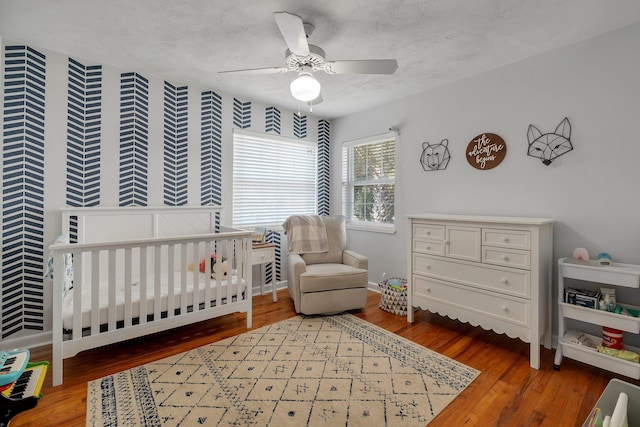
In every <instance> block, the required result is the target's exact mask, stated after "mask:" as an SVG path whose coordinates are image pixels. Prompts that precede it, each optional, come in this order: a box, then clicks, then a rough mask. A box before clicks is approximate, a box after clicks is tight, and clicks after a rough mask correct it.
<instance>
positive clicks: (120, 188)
mask: <svg viewBox="0 0 640 427" xmlns="http://www.w3.org/2000/svg"><path fill="white" fill-rule="evenodd" d="M52 55H53V56H54V59H55V55H56V54H55V53H52ZM2 58H3V68H2V72H3V75H4V87H3V89H2V90H3V95H4V104H3V115H2V122H3V139H2V157H3V158H2V161H3V169H2V183H1V185H2V227H3V235H2V285H1V286H2V287H1V289H0V337H1V338H2V339H5V338H7V337H10V336H12V335H14V334H16V333H17V332H20V331H25V330H34V331H44V325H45V324H46V323H47V322H48V321H50V320H48V321H47V322H45V316H50V313H51V306H52V305H51V302H50V301H45V297H44V295H45V292H44V285H45V282H44V279H43V274H44V265H45V261H46V259H45V255H46V254H45V243H46V244H47V245H48V244H49V241H50V240H53V239H54V238H55V236H47V239H50V240H48V241H47V242H45V241H44V238H45V236H44V235H45V218H48V219H47V224H49V221H56V223H57V221H58V220H52V218H54V217H55V215H47V216H45V200H47V199H48V202H47V206H48V208H47V209H53V208H54V207H55V208H56V209H57V208H58V207H60V206H63V205H68V206H74V207H89V206H100V205H102V206H104V204H105V202H104V200H105V194H107V193H108V195H109V196H110V197H107V198H106V199H112V200H113V199H114V197H115V200H117V204H118V205H119V206H147V205H148V203H149V200H150V196H149V194H150V193H149V189H150V184H152V185H153V188H160V187H161V194H160V193H155V192H154V195H155V196H154V198H156V199H157V198H158V197H159V196H161V197H162V199H161V200H162V203H163V204H165V205H169V206H181V205H186V204H188V203H189V200H188V194H189V193H190V192H189V190H190V189H191V193H194V191H193V190H196V193H197V194H198V200H197V201H194V200H192V201H191V203H194V202H195V203H200V205H202V206H206V205H224V204H225V203H224V201H223V200H222V194H223V174H222V172H223V169H222V166H223V165H222V160H223V150H229V151H230V150H231V147H229V146H224V145H223V127H224V126H229V127H230V128H231V127H235V128H241V129H254V130H256V131H263V129H264V131H265V132H270V133H275V134H278V135H279V134H281V133H285V134H288V136H293V137H297V138H307V117H306V116H300V115H296V114H294V115H293V117H292V120H291V121H289V122H287V123H286V124H284V123H283V122H282V116H281V112H280V110H279V109H278V108H276V107H274V106H266V107H264V116H263V117H264V121H262V120H260V122H261V123H252V108H254V107H255V105H256V104H254V103H252V102H251V101H244V102H242V101H240V100H238V99H236V98H230V99H227V100H226V101H227V102H228V103H231V104H232V108H230V109H229V110H225V109H224V108H223V105H224V104H223V101H225V99H223V96H221V95H220V94H218V93H216V92H214V91H211V90H207V91H202V92H200V93H199V96H200V99H199V104H200V105H191V106H190V105H189V100H188V98H189V96H188V95H189V90H188V87H187V86H175V85H173V84H171V83H169V82H167V81H163V83H162V86H161V87H158V85H159V83H158V80H157V79H156V80H153V87H150V80H149V79H147V78H146V77H145V76H142V75H140V74H138V73H136V72H120V71H117V74H115V73H114V71H113V69H112V68H110V69H107V68H105V67H103V66H102V65H84V64H83V63H81V62H80V61H77V60H75V59H72V58H69V57H64V64H65V67H64V69H61V68H60V65H56V64H61V62H60V61H55V60H54V61H53V63H54V66H53V70H48V69H47V64H46V57H45V55H44V54H43V53H40V52H38V51H37V50H35V49H33V48H30V47H28V46H22V45H14V46H11V45H7V46H5V47H4V51H3V56H2ZM105 70H109V71H108V72H109V76H110V78H106V77H105V73H106V71H105ZM52 73H53V74H54V75H55V78H53V80H52V81H53V82H54V86H53V87H51V88H50V87H49V83H47V87H48V88H49V89H53V90H52V93H53V95H50V96H48V97H47V103H46V105H48V107H47V109H48V108H51V109H52V111H53V110H55V111H56V115H55V117H64V118H65V119H64V120H65V121H64V122H63V123H58V122H57V121H56V122H55V123H53V122H52V126H53V127H52V129H54V130H53V131H52V132H51V133H50V132H49V131H47V137H46V143H47V146H48V147H49V149H51V150H52V151H58V150H64V163H63V164H62V168H60V165H56V164H54V163H55V162H52V161H49V162H48V163H47V159H46V158H45V124H46V123H49V122H48V121H47V116H48V114H47V111H48V110H47V109H45V82H47V81H48V80H49V76H51V75H52ZM63 78H64V80H62V79H63ZM63 81H64V93H65V96H64V98H63V97H61V95H60V93H61V91H60V90H58V89H61V88H60V87H57V86H56V85H58V86H59V85H60V84H62V82H63ZM107 82H108V83H107ZM150 95H151V96H150ZM50 98H51V99H50ZM107 98H108V99H110V100H111V102H108V103H105V100H106V99H107ZM150 101H151V102H153V103H154V105H150ZM159 103H162V104H161V105H157V104H159ZM150 107H155V108H153V109H151V108H150ZM159 107H160V108H159ZM189 107H191V108H189ZM63 108H64V114H62V113H61V114H59V115H58V113H57V111H60V110H62V109H63ZM150 111H153V114H154V117H152V118H151V119H152V120H151V125H152V126H154V128H153V129H150ZM226 111H228V112H226ZM196 112H197V113H196ZM195 114H198V115H199V118H200V123H199V125H198V127H199V129H197V130H196V129H194V128H191V129H189V116H190V115H191V116H193V115H195ZM49 115H52V114H49ZM225 115H226V116H225ZM289 117H291V116H289ZM50 121H51V120H50ZM253 122H255V120H254V121H253ZM317 122H318V213H320V214H329V179H328V178H329V162H328V160H329V142H330V137H329V136H330V135H329V122H328V121H326V120H320V119H319V120H318V121H317ZM107 123H108V124H107ZM61 126H62V127H61ZM105 126H108V129H107V130H108V131H110V132H107V131H105ZM261 126H264V127H263V128H262V127H261ZM48 129H49V127H48ZM283 130H284V132H283ZM150 131H153V132H152V134H153V135H155V137H154V139H157V138H159V139H160V140H159V141H151V140H150ZM107 134H109V135H113V137H111V136H110V137H109V139H110V140H107V139H106V137H105V135H107ZM113 139H115V140H113ZM189 140H191V144H192V145H190V141H189ZM190 147H191V148H190ZM195 147H199V149H197V148H195ZM151 149H152V150H153V151H152V152H151V154H153V158H154V159H157V161H161V162H162V163H161V164H158V165H154V167H155V169H152V171H153V172H152V173H153V174H155V175H158V174H160V175H162V176H150V175H149V174H150V168H149V161H150V150H151ZM189 150H193V151H194V152H193V153H189ZM196 150H198V152H197V153H196V152H195V151H196ZM229 151H226V153H227V154H228V153H229ZM61 154H62V153H61ZM189 154H190V156H189ZM158 156H161V160H160V157H158ZM189 157H191V159H192V160H191V162H192V164H191V165H190V164H188V162H189V160H188V159H189ZM108 160H109V161H111V160H113V161H114V162H115V163H114V164H107V161H108ZM194 161H195V162H198V163H194ZM196 164H197V167H198V168H199V170H198V172H197V173H196V175H191V176H197V177H199V182H192V183H189V182H188V181H189V174H188V172H189V169H193V167H194V166H196ZM45 165H46V166H47V168H46V170H47V174H48V175H51V176H46V177H45ZM106 172H111V173H116V174H117V177H115V176H114V177H115V182H105V179H106V178H105V174H106ZM107 175H108V174H107ZM52 178H53V179H52ZM45 182H54V183H57V184H54V185H57V186H58V187H64V188H60V189H61V193H60V195H59V196H58V195H57V194H58V193H56V194H55V195H50V196H49V197H48V198H46V197H45V196H46V194H45V188H44V187H45ZM195 185H197V186H198V188H197V189H194V188H193V187H194V186H195ZM49 188H50V187H49ZM57 197H61V199H57ZM151 200H153V198H152V199H151ZM227 204H229V202H227ZM219 221H220V218H216V225H219ZM56 226H57V225H56ZM76 227H77V224H76V223H75V218H72V219H71V234H72V235H71V238H72V241H74V240H75V229H76ZM266 238H267V240H268V241H270V242H273V243H274V244H275V245H276V271H275V272H273V271H271V270H270V265H269V266H267V268H268V271H267V272H266V273H267V276H268V279H269V280H270V278H271V277H272V276H273V274H274V273H275V276H276V280H278V281H279V280H281V279H282V277H281V276H282V274H281V259H282V256H283V255H284V253H283V249H282V248H281V236H280V234H279V233H277V232H269V233H268V234H267V236H266ZM285 251H286V249H285ZM47 318H48V317H47Z"/></svg>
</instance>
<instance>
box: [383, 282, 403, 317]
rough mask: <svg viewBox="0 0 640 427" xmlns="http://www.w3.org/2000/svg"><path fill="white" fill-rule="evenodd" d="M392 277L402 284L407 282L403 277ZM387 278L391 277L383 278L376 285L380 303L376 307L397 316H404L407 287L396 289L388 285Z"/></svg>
mask: <svg viewBox="0 0 640 427" xmlns="http://www.w3.org/2000/svg"><path fill="white" fill-rule="evenodd" d="M392 279H395V280H397V281H400V283H402V284H406V283H407V281H406V280H405V279H400V278H398V277H393V278H392ZM389 280H391V279H387V280H383V281H382V282H380V283H378V286H379V287H380V304H378V307H380V308H381V309H383V310H384V311H388V312H389V313H393V314H396V315H398V316H406V315H407V288H404V289H397V288H393V287H390V286H389V285H388V282H389Z"/></svg>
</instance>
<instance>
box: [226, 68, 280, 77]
mask: <svg viewBox="0 0 640 427" xmlns="http://www.w3.org/2000/svg"><path fill="white" fill-rule="evenodd" d="M287 71H291V70H290V69H289V68H287V67H269V68H248V69H246V70H229V71H218V74H244V75H258V74H278V73H286V72H287Z"/></svg>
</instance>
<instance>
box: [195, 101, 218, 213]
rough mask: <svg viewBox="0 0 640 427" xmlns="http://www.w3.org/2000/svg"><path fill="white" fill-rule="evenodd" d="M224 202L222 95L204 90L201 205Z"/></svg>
mask: <svg viewBox="0 0 640 427" xmlns="http://www.w3.org/2000/svg"><path fill="white" fill-rule="evenodd" d="M221 204H222V97H221V96H220V95H218V94H217V93H215V92H213V91H210V90H209V91H206V92H202V94H201V100H200V205H201V206H210V205H218V206H219V205H221Z"/></svg>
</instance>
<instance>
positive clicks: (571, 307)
mask: <svg viewBox="0 0 640 427" xmlns="http://www.w3.org/2000/svg"><path fill="white" fill-rule="evenodd" d="M621 305H623V306H625V307H628V308H631V309H633V310H640V309H639V308H638V307H635V306H631V305H629V304H621ZM560 314H561V315H562V316H564V317H568V318H570V319H575V320H579V321H581V322H587V323H594V324H597V325H602V326H607V327H609V328H613V329H620V330H622V331H626V332H631V333H633V334H637V333H640V318H638V317H633V316H627V315H624V314H617V313H611V312H608V311H602V310H596V309H595V308H587V307H582V306H579V305H575V304H569V303H566V302H561V303H560Z"/></svg>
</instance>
